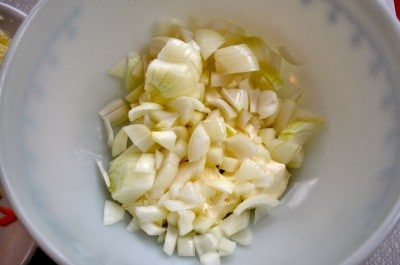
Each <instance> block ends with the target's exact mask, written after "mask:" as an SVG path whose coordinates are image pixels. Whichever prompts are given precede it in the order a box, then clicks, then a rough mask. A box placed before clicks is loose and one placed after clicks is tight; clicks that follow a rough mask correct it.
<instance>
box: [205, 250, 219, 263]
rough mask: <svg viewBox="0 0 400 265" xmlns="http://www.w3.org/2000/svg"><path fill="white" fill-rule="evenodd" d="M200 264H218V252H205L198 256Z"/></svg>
mask: <svg viewBox="0 0 400 265" xmlns="http://www.w3.org/2000/svg"><path fill="white" fill-rule="evenodd" d="M200 264H201V265H220V264H221V258H220V255H219V254H218V252H216V251H213V252H206V253H204V254H202V255H201V256H200Z"/></svg>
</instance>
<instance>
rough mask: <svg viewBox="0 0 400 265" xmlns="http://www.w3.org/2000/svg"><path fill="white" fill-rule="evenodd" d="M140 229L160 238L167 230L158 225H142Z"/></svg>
mask: <svg viewBox="0 0 400 265" xmlns="http://www.w3.org/2000/svg"><path fill="white" fill-rule="evenodd" d="M140 228H142V230H143V231H144V232H145V233H146V234H148V235H149V236H158V235H161V234H164V233H165V231H166V230H167V229H166V228H165V227H162V226H160V225H158V224H156V223H140Z"/></svg>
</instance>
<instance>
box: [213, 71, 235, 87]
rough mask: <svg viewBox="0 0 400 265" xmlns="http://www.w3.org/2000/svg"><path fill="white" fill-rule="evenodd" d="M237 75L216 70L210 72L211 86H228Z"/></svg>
mask: <svg viewBox="0 0 400 265" xmlns="http://www.w3.org/2000/svg"><path fill="white" fill-rule="evenodd" d="M235 79H236V78H235V75H224V74H219V73H216V72H211V74H210V86H211V87H226V86H227V85H228V84H231V83H232V82H234V81H235Z"/></svg>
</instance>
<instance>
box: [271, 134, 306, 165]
mask: <svg viewBox="0 0 400 265" xmlns="http://www.w3.org/2000/svg"><path fill="white" fill-rule="evenodd" d="M267 148H268V150H269V151H270V153H271V156H272V158H273V159H274V160H275V161H277V162H280V163H283V164H287V163H289V162H290V161H291V160H292V159H293V158H294V157H295V156H296V154H297V153H298V152H300V150H301V149H302V147H301V145H298V144H296V143H294V142H291V141H286V140H282V139H273V140H271V141H269V142H268V144H267Z"/></svg>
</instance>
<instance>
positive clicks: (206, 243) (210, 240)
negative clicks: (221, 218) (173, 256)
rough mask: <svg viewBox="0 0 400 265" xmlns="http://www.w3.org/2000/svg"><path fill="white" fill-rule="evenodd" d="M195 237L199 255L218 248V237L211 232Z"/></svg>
mask: <svg viewBox="0 0 400 265" xmlns="http://www.w3.org/2000/svg"><path fill="white" fill-rule="evenodd" d="M193 239H194V246H195V248H196V252H197V254H198V255H199V256H201V255H203V254H204V253H206V252H210V251H216V250H217V247H218V239H217V238H216V237H215V236H214V235H213V234H211V233H207V234H202V235H196V236H194V237H193Z"/></svg>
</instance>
